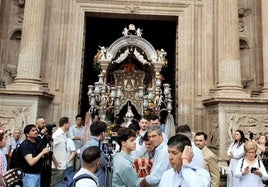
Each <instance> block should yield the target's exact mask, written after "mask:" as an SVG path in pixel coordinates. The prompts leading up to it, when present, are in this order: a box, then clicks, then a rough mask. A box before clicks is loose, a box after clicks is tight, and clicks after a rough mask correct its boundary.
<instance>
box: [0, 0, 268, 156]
mask: <svg viewBox="0 0 268 187" xmlns="http://www.w3.org/2000/svg"><path fill="white" fill-rule="evenodd" d="M267 8H268V2H267V0H261V1H250V0H237V1H234V0H224V1H215V0H186V1H185V0H173V1H172V0H169V1H167V0H166V1H163V0H136V1H133V0H124V1H123V0H116V1H110V0H103V1H95V0H57V1H45V0H38V1H36V0H27V1H23V0H0V10H1V14H0V59H1V62H0V67H1V72H0V79H1V85H0V86H1V89H0V107H1V109H0V121H1V123H3V124H4V125H6V126H7V128H11V127H14V126H22V127H23V125H24V124H26V123H34V122H35V119H36V118H37V117H38V116H39V115H43V116H45V117H46V119H47V121H48V122H50V121H58V119H59V118H60V117H61V116H69V117H70V118H71V121H74V117H75V115H76V114H77V112H78V111H79V104H78V103H79V97H80V94H81V93H80V90H81V89H80V80H81V72H82V67H83V63H84V62H83V60H81V59H83V49H84V48H83V47H84V29H85V22H84V20H85V16H86V14H87V15H95V16H104V17H121V18H124V17H125V18H128V17H132V18H133V17H136V18H139V16H158V17H159V16H160V17H163V18H164V19H169V17H172V18H174V17H175V18H176V19H177V22H178V25H177V41H176V77H175V82H176V86H175V88H176V90H175V93H176V95H175V98H176V101H175V103H176V109H175V111H176V113H175V114H176V115H175V117H176V122H177V124H189V125H190V126H191V127H192V128H193V129H194V130H195V131H198V130H205V131H207V132H208V133H209V134H211V137H210V146H211V147H213V148H215V152H217V153H218V154H219V158H220V159H221V160H225V159H226V149H227V146H228V145H229V143H230V142H231V141H232V133H233V131H234V130H236V129H238V128H240V129H242V130H243V131H244V132H245V133H246V134H248V133H249V131H252V132H254V133H255V134H257V133H259V132H268V130H267V123H266V121H267V118H266V116H267V112H268V111H267V109H268V107H267V106H268V96H267V93H268V91H267V90H268V89H267V87H268V67H267V66H268V56H267V54H268V34H267V33H268V32H267V31H268V27H267V24H264V23H267V19H268V15H267V14H268V13H267V11H266V10H267ZM22 23H23V24H22ZM94 50H96V49H94ZM66 75H68V76H66Z"/></svg>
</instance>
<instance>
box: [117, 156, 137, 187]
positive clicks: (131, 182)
mask: <svg viewBox="0 0 268 187" xmlns="http://www.w3.org/2000/svg"><path fill="white" fill-rule="evenodd" d="M113 167H114V171H113V184H112V186H113V187H130V186H131V187H139V186H140V178H139V177H138V174H137V173H136V170H135V167H134V163H133V159H132V157H131V156H130V155H128V154H126V153H125V152H124V151H121V152H119V153H116V154H115V157H114V159H113Z"/></svg>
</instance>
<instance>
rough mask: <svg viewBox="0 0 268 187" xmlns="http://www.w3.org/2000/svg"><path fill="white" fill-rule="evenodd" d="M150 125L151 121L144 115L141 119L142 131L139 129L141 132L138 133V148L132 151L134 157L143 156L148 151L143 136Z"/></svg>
mask: <svg viewBox="0 0 268 187" xmlns="http://www.w3.org/2000/svg"><path fill="white" fill-rule="evenodd" d="M148 125H149V121H148V120H147V119H146V118H144V117H142V118H141V119H140V120H139V126H140V131H139V134H138V135H137V137H136V140H135V142H136V149H135V150H134V151H132V152H131V156H132V157H133V158H137V157H141V156H142V155H144V154H145V152H146V147H145V143H144V141H143V136H144V135H145V133H146V131H147V127H148Z"/></svg>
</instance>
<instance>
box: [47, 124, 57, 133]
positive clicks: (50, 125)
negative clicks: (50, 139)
mask: <svg viewBox="0 0 268 187" xmlns="http://www.w3.org/2000/svg"><path fill="white" fill-rule="evenodd" d="M54 127H56V123H49V124H46V129H47V135H52V133H53V128H54Z"/></svg>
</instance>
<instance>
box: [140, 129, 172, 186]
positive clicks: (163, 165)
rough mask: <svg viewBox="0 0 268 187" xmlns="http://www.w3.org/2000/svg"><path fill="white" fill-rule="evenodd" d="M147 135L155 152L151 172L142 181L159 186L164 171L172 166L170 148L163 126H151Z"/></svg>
mask: <svg viewBox="0 0 268 187" xmlns="http://www.w3.org/2000/svg"><path fill="white" fill-rule="evenodd" d="M147 136H148V139H149V140H151V142H152V144H153V146H154V147H155V153H154V159H153V167H152V169H151V173H150V175H147V176H146V177H145V178H144V179H143V180H142V181H141V186H142V187H143V186H148V184H149V186H150V187H158V185H159V182H160V180H161V177H162V175H163V173H164V172H165V171H166V170H168V169H169V168H170V165H169V161H168V148H167V144H166V143H165V142H164V138H163V134H162V130H161V126H159V125H152V126H149V127H148V130H147Z"/></svg>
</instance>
